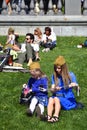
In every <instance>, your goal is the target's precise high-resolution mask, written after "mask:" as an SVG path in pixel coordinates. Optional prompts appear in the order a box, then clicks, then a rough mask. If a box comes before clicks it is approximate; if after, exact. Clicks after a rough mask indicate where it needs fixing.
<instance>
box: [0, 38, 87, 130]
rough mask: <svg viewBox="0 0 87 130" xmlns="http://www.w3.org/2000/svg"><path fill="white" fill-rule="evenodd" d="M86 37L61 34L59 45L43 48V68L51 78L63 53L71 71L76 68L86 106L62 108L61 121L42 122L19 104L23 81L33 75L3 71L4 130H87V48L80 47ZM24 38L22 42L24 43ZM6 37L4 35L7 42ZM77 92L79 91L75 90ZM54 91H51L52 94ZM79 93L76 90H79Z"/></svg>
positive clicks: (0, 113) (0, 114)
mask: <svg viewBox="0 0 87 130" xmlns="http://www.w3.org/2000/svg"><path fill="white" fill-rule="evenodd" d="M85 39H86V38H85V37H58V38H57V41H58V43H57V47H56V48H55V49H54V50H52V51H49V52H47V53H42V52H41V50H40V57H41V61H40V64H41V67H42V70H43V71H44V72H45V73H46V74H47V76H48V78H49V87H50V78H51V74H52V73H53V63H54V60H55V58H56V57H57V56H58V55H63V56H64V57H65V59H66V61H67V63H68V66H69V70H70V71H73V72H74V73H75V74H76V76H77V80H78V83H79V85H80V87H81V92H80V96H79V97H77V96H76V99H77V101H80V102H82V103H83V104H84V105H85V107H84V109H82V110H80V109H78V110H70V111H64V110H62V111H61V113H60V120H59V122H58V123H53V124H51V123H47V122H42V121H40V120H39V119H38V118H36V117H35V116H33V117H31V118H30V117H27V116H26V108H27V106H25V105H20V104H19V96H20V93H21V89H22V84H24V83H26V82H27V81H28V79H29V77H30V75H29V74H28V73H21V72H16V73H12V72H10V73H9V72H7V73H6V72H0V130H51V129H52V130H86V129H87V82H86V81H87V48H81V49H78V48H77V45H78V44H79V43H82V42H83V41H84V40H85ZM23 40H24V37H20V39H19V41H20V42H23ZM5 41H6V37H0V42H1V43H3V44H4V43H5ZM74 92H75V91H74ZM50 95H51V93H49V96H50ZM75 95H76V93H75Z"/></svg>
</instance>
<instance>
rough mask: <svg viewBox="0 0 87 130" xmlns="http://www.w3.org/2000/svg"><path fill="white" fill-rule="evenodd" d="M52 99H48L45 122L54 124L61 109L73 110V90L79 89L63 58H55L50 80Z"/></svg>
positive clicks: (74, 103) (74, 104)
mask: <svg viewBox="0 0 87 130" xmlns="http://www.w3.org/2000/svg"><path fill="white" fill-rule="evenodd" d="M51 82H52V85H51V92H52V97H50V98H49V103H48V108H47V113H48V116H47V121H48V122H56V121H58V119H59V113H60V110H61V109H64V110H70V109H74V108H75V107H76V105H77V103H76V100H75V96H74V93H73V91H72V89H73V88H79V86H78V84H77V81H76V76H75V75H74V73H73V72H69V71H68V68H67V64H66V61H65V59H64V57H63V56H59V57H57V59H56V60H55V62H54V74H53V75H52V79H51Z"/></svg>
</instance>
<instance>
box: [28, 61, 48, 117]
mask: <svg viewBox="0 0 87 130" xmlns="http://www.w3.org/2000/svg"><path fill="white" fill-rule="evenodd" d="M29 70H30V74H31V78H30V79H29V81H28V87H29V88H30V90H29V92H32V93H33V94H34V96H33V98H32V99H31V103H30V105H29V108H28V109H27V115H28V116H32V115H33V114H34V111H35V109H36V108H37V109H36V114H37V116H38V117H41V116H42V115H43V113H44V107H45V106H47V103H48V90H47V89H48V79H47V76H46V75H45V74H44V73H43V72H42V71H41V68H40V64H39V63H38V62H32V63H31V64H30V66H29Z"/></svg>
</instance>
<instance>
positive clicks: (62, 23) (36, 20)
mask: <svg viewBox="0 0 87 130" xmlns="http://www.w3.org/2000/svg"><path fill="white" fill-rule="evenodd" d="M46 26H50V27H53V30H54V32H55V33H56V34H57V35H58V36H87V16H83V15H80V16H79V15H75V16H73V15H72V16H69V15H68V16H9V15H8V16H0V35H7V30H8V28H9V27H13V28H14V29H15V31H16V32H18V33H19V35H25V34H26V33H28V32H31V33H33V31H34V29H35V28H36V27H40V28H41V29H42V31H43V32H44V27H46Z"/></svg>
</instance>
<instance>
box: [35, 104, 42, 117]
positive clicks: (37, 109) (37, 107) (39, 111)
mask: <svg viewBox="0 0 87 130" xmlns="http://www.w3.org/2000/svg"><path fill="white" fill-rule="evenodd" d="M36 116H37V117H39V118H40V117H41V110H40V107H39V106H36Z"/></svg>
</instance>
